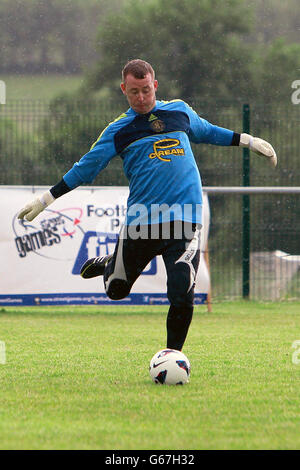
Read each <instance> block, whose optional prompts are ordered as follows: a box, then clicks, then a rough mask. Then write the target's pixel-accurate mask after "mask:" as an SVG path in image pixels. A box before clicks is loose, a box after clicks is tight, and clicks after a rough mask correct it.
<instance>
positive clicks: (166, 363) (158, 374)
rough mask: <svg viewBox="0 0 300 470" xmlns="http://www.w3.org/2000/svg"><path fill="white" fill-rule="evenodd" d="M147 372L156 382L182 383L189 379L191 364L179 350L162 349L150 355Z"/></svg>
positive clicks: (167, 383)
mask: <svg viewBox="0 0 300 470" xmlns="http://www.w3.org/2000/svg"><path fill="white" fill-rule="evenodd" d="M149 372H150V377H151V379H152V380H153V382H155V383H156V384H166V385H184V384H186V383H187V382H188V381H189V376H190V372H191V365H190V361H189V360H188V358H187V357H186V356H185V355H184V354H183V353H182V352H181V351H177V350H176V349H162V350H161V351H158V352H157V353H156V354H154V356H153V357H152V359H151V361H150V366H149Z"/></svg>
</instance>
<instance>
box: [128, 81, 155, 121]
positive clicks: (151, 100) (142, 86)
mask: <svg viewBox="0 0 300 470" xmlns="http://www.w3.org/2000/svg"><path fill="white" fill-rule="evenodd" d="M157 86H158V83H157V80H153V78H152V76H151V74H150V73H148V74H147V75H146V76H145V78H141V79H139V78H135V77H134V76H133V75H127V77H126V79H125V82H124V83H121V90H122V92H123V93H124V95H125V96H126V98H127V100H128V103H129V105H130V107H131V108H132V109H133V110H134V111H135V112H136V113H139V114H147V113H149V112H150V111H151V109H153V108H154V106H155V101H156V96H155V93H156V90H157Z"/></svg>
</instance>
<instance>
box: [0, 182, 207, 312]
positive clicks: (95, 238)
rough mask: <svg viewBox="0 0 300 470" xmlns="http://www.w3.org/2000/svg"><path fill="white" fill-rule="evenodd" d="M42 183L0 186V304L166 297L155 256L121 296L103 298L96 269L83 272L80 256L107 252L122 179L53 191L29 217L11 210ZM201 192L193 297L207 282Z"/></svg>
mask: <svg viewBox="0 0 300 470" xmlns="http://www.w3.org/2000/svg"><path fill="white" fill-rule="evenodd" d="M46 189H48V188H45V187H38V188H37V187H36V188H32V187H31V186H28V187H24V186H22V187H20V186H13V187H8V186H2V187H1V186H0V211H1V226H0V253H1V264H0V279H1V286H0V305H62V304H131V305H136V304H168V299H167V296H166V271H165V267H164V263H163V260H162V257H161V256H158V257H156V258H155V259H153V260H152V261H151V263H149V265H148V266H147V267H146V268H145V270H144V271H143V273H142V274H141V276H140V277H139V278H138V280H137V281H136V282H135V284H134V286H133V288H132V290H131V293H130V295H129V296H128V297H126V298H125V299H123V300H118V301H113V300H111V299H109V298H108V297H107V296H106V294H105V290H104V285H103V280H102V278H101V277H98V278H94V279H88V280H87V279H82V278H81V276H80V268H81V266H82V264H83V263H84V262H85V261H86V260H87V259H88V258H92V257H94V256H102V255H105V254H108V253H112V252H113V250H114V248H115V244H116V241H117V239H118V233H119V230H120V227H121V225H122V222H123V221H124V217H125V212H126V203H127V198H128V188H127V187H107V186H106V187H95V188H92V187H88V188H87V187H80V188H77V189H75V190H73V191H71V192H69V193H68V194H65V195H64V196H63V197H61V198H59V199H57V200H56V201H55V202H54V203H53V204H51V205H50V206H49V207H48V208H47V209H45V210H44V211H43V212H42V213H41V214H40V215H39V216H38V217H36V218H35V219H34V220H33V221H32V222H27V221H26V220H19V219H18V218H17V214H18V212H19V210H20V209H21V208H22V207H24V205H25V204H26V203H27V202H29V201H31V200H32V199H33V198H34V197H36V196H38V195H40V194H42V193H43V192H44V191H45V190H46ZM209 217H210V215H209V205H208V198H207V195H206V194H204V223H203V228H202V230H201V251H202V252H201V261H200V268H199V272H198V276H197V280H196V289H195V292H196V299H195V303H198V304H199V303H204V302H205V301H206V298H207V294H208V292H209V288H210V279H209V273H208V269H207V266H206V263H205V260H204V256H203V251H204V249H205V247H206V243H207V239H208V229H209Z"/></svg>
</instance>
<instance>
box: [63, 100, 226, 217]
mask: <svg viewBox="0 0 300 470" xmlns="http://www.w3.org/2000/svg"><path fill="white" fill-rule="evenodd" d="M233 135H234V132H233V131H231V130H229V129H224V128H222V127H218V126H215V125H213V124H211V123H209V122H208V121H206V120H205V119H202V118H201V117H200V116H198V114H197V113H196V112H195V111H194V110H193V109H192V108H191V107H190V106H189V105H188V104H186V103H185V102H184V101H182V100H173V101H156V105H155V107H154V108H153V109H152V111H151V112H149V113H147V114H138V113H136V112H135V111H134V110H133V109H132V108H129V109H128V111H126V113H124V114H122V115H121V116H119V117H118V118H117V119H116V120H115V121H113V122H112V123H110V124H109V125H108V126H107V127H106V128H105V129H104V131H103V132H102V133H101V134H100V136H99V138H98V140H97V141H96V142H95V143H94V144H93V145H92V147H91V149H90V151H89V152H88V153H86V154H85V155H83V157H82V158H81V159H80V161H79V162H76V163H75V164H74V166H73V167H72V168H71V170H69V171H68V172H67V173H66V174H65V175H64V177H63V179H64V181H65V183H66V184H67V186H68V187H69V188H70V189H74V188H76V187H77V186H79V185H81V184H82V183H91V182H92V181H93V180H94V179H95V177H96V176H97V174H98V173H99V172H100V171H102V170H103V169H104V168H105V167H106V166H107V165H108V163H109V162H110V160H111V159H112V158H114V157H116V156H120V157H121V159H122V160H123V168H124V172H125V174H126V177H127V178H128V181H129V197H128V201H127V216H126V222H125V223H126V224H153V223H158V222H164V221H166V220H168V219H169V220H184V221H187V222H196V223H199V224H201V221H202V216H201V207H202V186H201V178H200V173H199V170H198V167H197V164H196V161H195V158H194V155H193V152H192V148H191V142H193V143H198V144H200V143H204V144H214V145H222V146H229V145H231V144H232V141H233Z"/></svg>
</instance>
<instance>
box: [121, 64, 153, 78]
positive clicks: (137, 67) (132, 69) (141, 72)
mask: <svg viewBox="0 0 300 470" xmlns="http://www.w3.org/2000/svg"><path fill="white" fill-rule="evenodd" d="M148 73H150V74H151V76H152V78H153V80H154V77H155V73H154V70H153V68H152V67H151V65H150V64H148V62H146V61H145V60H141V59H134V60H130V61H129V62H127V64H126V65H125V67H124V68H123V70H122V80H123V82H125V80H126V77H127V75H129V74H130V75H133V76H134V78H138V79H142V78H145V77H146V75H147V74H148Z"/></svg>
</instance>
